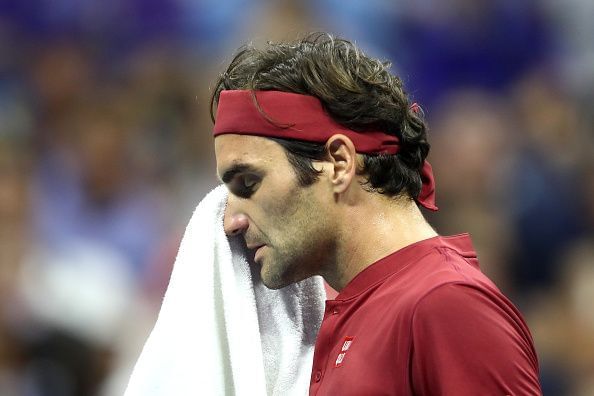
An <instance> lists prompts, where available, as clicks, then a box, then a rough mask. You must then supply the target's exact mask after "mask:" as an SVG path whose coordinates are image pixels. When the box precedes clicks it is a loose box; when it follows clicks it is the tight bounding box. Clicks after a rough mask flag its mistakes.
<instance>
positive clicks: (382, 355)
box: [309, 234, 541, 396]
mask: <svg viewBox="0 0 594 396" xmlns="http://www.w3.org/2000/svg"><path fill="white" fill-rule="evenodd" d="M309 393H310V395H341V396H348V395H357V396H361V395H540V394H541V390H540V385H539V382H538V362H537V358H536V352H535V351H534V346H533V342H532V337H531V335H530V332H529V330H528V327H527V326H526V323H525V322H524V320H523V319H522V316H521V314H520V312H518V310H517V309H516V308H515V307H514V306H513V305H512V303H511V302H510V301H509V300H508V299H507V298H506V297H505V296H504V295H503V294H502V293H501V292H500V291H499V289H497V287H496V286H495V285H494V284H493V283H492V282H491V281H490V280H489V279H488V278H487V277H486V276H485V275H484V274H483V273H481V271H480V269H479V266H478V260H477V258H476V253H475V252H474V249H473V247H472V242H471V240H470V237H469V236H468V235H467V234H463V235H457V236H452V237H434V238H430V239H427V240H424V241H420V242H417V243H415V244H412V245H410V246H407V247H405V248H403V249H401V250H398V251H397V252H395V253H392V254H390V255H389V256H387V257H384V258H383V259H381V260H379V261H377V262H375V263H374V264H372V265H370V266H369V267H367V268H366V269H365V270H363V271H361V272H360V273H359V274H358V275H357V276H356V277H355V278H354V279H353V280H352V281H351V282H350V283H349V284H348V285H347V286H346V287H345V288H344V290H342V292H341V293H340V294H339V295H338V296H337V297H336V299H335V300H328V301H327V302H326V311H325V313H324V320H323V322H322V326H321V328H320V332H319V335H318V338H317V341H316V348H315V353H314V362H313V370H312V376H311V384H310V391H309Z"/></svg>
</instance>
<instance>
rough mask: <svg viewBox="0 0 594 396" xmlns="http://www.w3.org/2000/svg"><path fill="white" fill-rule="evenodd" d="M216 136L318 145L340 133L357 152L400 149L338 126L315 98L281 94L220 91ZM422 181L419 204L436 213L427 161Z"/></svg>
mask: <svg viewBox="0 0 594 396" xmlns="http://www.w3.org/2000/svg"><path fill="white" fill-rule="evenodd" d="M256 103H257V104H256ZM258 106H259V107H260V108H258ZM264 114H265V115H264ZM213 133H214V136H215V137H216V136H219V135H223V134H227V133H232V134H243V135H254V136H264V137H278V138H285V139H296V140H303V141H309V142H316V143H326V141H327V140H328V139H329V138H330V137H331V136H332V135H335V134H337V133H341V134H343V135H346V136H348V137H349V139H351V140H352V142H353V144H354V145H355V149H356V150H357V152H358V153H362V154H396V153H398V150H399V148H400V146H399V141H398V138H397V137H396V136H394V135H389V134H387V133H384V132H382V131H365V132H356V131H353V130H351V129H348V128H346V127H344V126H342V125H340V124H338V123H337V122H335V121H334V120H333V119H332V118H331V117H330V116H329V115H328V114H327V113H326V112H325V111H324V109H323V107H322V104H321V102H320V101H319V99H317V98H316V97H313V96H308V95H300V94H296V93H290V92H280V91H249V90H224V91H221V95H220V97H219V103H218V107H217V115H216V122H215V126H214V131H213ZM421 179H422V182H423V186H422V189H421V193H420V194H419V197H418V199H417V202H418V203H419V204H421V205H423V206H424V207H426V208H427V209H430V210H437V206H436V205H435V180H434V177H433V171H432V169H431V165H429V163H428V162H427V161H425V163H424V164H423V167H422V169H421Z"/></svg>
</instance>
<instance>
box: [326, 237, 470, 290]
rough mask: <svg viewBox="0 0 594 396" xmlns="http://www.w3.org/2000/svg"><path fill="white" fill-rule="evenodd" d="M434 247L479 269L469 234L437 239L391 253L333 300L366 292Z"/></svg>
mask: <svg viewBox="0 0 594 396" xmlns="http://www.w3.org/2000/svg"><path fill="white" fill-rule="evenodd" d="M435 248H447V249H451V250H454V251H456V252H458V254H460V255H461V256H463V257H466V258H469V259H475V260H472V262H473V263H475V264H476V266H477V267H478V261H476V252H475V251H474V247H473V246H472V240H471V239H470V235H469V234H467V233H465V234H458V235H452V236H436V237H432V238H429V239H424V240H422V241H418V242H415V243H413V244H410V245H408V246H405V247H403V248H402V249H399V250H397V251H395V252H394V253H391V254H389V255H387V256H385V257H383V258H381V259H379V260H378V261H376V262H375V263H373V264H371V265H369V266H368V267H366V268H365V269H364V270H363V271H361V272H359V273H358V274H357V275H356V276H355V277H354V278H353V279H352V280H351V281H350V282H349V283H348V284H347V285H346V286H345V288H344V289H343V290H342V291H341V292H340V293H339V294H338V296H336V300H347V299H349V298H352V297H355V296H356V295H358V294H360V293H362V292H364V291H365V290H367V289H369V288H370V287H371V286H373V285H375V284H376V283H377V282H379V281H381V280H383V279H385V278H387V277H388V276H390V275H393V274H395V273H397V272H399V271H401V270H402V269H404V268H405V267H407V266H408V265H409V264H412V263H414V262H416V261H418V260H419V259H421V258H422V257H423V256H425V255H426V254H427V253H429V252H430V251H431V250H433V249H435Z"/></svg>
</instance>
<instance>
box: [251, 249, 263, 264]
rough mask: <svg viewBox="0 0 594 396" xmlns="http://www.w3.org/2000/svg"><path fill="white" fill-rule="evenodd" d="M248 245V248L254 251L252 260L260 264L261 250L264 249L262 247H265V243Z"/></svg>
mask: <svg viewBox="0 0 594 396" xmlns="http://www.w3.org/2000/svg"><path fill="white" fill-rule="evenodd" d="M250 246H251V247H250ZM250 246H248V249H250V251H252V252H254V261H255V262H256V263H258V264H260V260H261V258H262V252H263V251H264V248H265V247H266V245H250Z"/></svg>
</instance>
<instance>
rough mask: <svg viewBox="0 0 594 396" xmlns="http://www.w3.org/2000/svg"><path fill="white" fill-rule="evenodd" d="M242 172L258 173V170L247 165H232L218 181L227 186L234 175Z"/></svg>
mask: <svg viewBox="0 0 594 396" xmlns="http://www.w3.org/2000/svg"><path fill="white" fill-rule="evenodd" d="M243 172H252V173H259V172H260V170H259V169H258V168H256V167H255V166H253V165H249V164H241V163H239V164H233V165H231V167H230V168H229V169H227V170H226V171H225V173H223V176H221V177H220V180H221V181H222V182H223V183H225V184H227V183H229V182H230V181H231V180H233V178H234V177H235V175H236V174H238V173H243Z"/></svg>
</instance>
